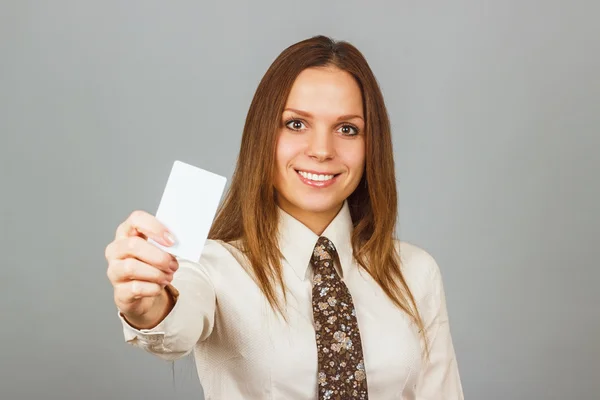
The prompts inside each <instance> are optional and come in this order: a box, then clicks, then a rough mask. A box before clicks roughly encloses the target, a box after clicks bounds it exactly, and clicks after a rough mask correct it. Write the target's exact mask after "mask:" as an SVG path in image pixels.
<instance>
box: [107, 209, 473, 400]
mask: <svg viewBox="0 0 600 400" xmlns="http://www.w3.org/2000/svg"><path fill="white" fill-rule="evenodd" d="M279 213H280V219H279V224H280V226H279V227H280V230H279V232H280V233H279V246H280V249H281V251H282V254H283V257H284V259H283V260H282V267H283V276H284V281H285V284H286V286H287V289H288V293H287V304H286V312H287V321H286V320H284V319H283V318H282V317H281V315H279V314H277V313H275V312H274V311H273V310H272V309H271V306H270V305H269V303H268V302H267V300H266V298H265V297H264V295H263V294H262V292H261V291H260V289H259V287H258V286H257V285H256V283H255V282H254V280H253V279H252V277H251V274H250V273H249V272H248V271H249V270H248V263H247V262H246V261H245V259H244V257H243V255H242V254H241V253H240V252H239V251H238V250H237V248H236V247H235V246H234V245H232V244H228V243H224V242H221V241H214V240H208V241H207V243H206V245H205V247H204V250H203V252H202V256H201V258H200V260H199V261H198V262H190V261H185V260H179V262H180V267H179V269H178V271H177V272H176V273H175V274H174V277H173V281H172V286H173V287H174V288H175V289H177V291H178V292H179V296H178V298H177V301H176V303H175V306H174V307H173V309H172V310H171V312H170V313H169V314H168V315H167V316H166V317H165V319H164V320H163V321H162V322H161V323H159V324H158V325H157V326H156V327H154V328H152V329H143V330H138V329H135V328H133V327H132V326H130V325H129V324H128V323H127V321H125V319H124V318H123V317H122V316H121V315H120V314H119V318H120V319H121V322H122V324H123V330H124V335H125V340H126V341H127V342H129V343H131V344H132V345H134V346H136V347H140V348H142V349H144V350H146V351H148V352H151V353H153V354H156V355H157V356H158V357H160V358H163V359H165V360H174V359H177V358H180V357H183V356H185V355H187V354H189V353H191V352H193V355H194V358H195V362H196V367H197V371H198V376H199V379H200V383H201V385H202V387H203V389H204V396H205V398H206V399H207V400H208V399H219V400H238V399H302V400H304V399H307V400H308V399H311V400H312V399H314V400H316V399H317V378H318V371H317V366H318V363H317V346H316V341H315V329H314V325H313V312H312V297H311V296H312V268H311V267H310V257H311V254H312V250H313V248H314V246H315V244H316V242H317V239H318V238H319V236H318V235H316V234H315V233H313V232H312V231H311V230H310V229H308V228H307V227H306V226H305V225H303V224H302V223H301V222H299V221H298V220H296V219H295V218H293V217H292V216H290V215H289V214H287V213H285V212H284V211H283V210H281V209H280V210H279ZM351 234H352V220H351V217H350V211H349V208H348V204H347V203H345V204H344V206H343V208H342V210H341V211H340V212H339V213H338V215H337V216H336V217H335V219H334V220H333V221H332V222H331V223H330V224H329V226H328V227H327V228H326V230H325V231H324V232H323V236H326V237H328V238H329V239H330V240H331V241H332V242H333V243H334V244H335V246H336V248H337V250H338V253H339V258H340V263H341V265H336V268H338V272H339V273H340V275H341V276H342V277H343V280H344V282H345V283H346V285H347V286H348V289H349V290H350V293H351V294H352V297H353V300H354V305H355V308H356V315H357V319H358V323H359V327H360V332H361V337H362V344H363V351H364V359H365V370H366V373H367V377H368V381H369V388H368V389H369V399H370V400H384V399H385V400H389V399H404V400H446V399H448V400H458V399H464V396H463V391H462V386H461V382H460V377H459V372H458V367H457V362H456V357H455V352H454V347H453V344H452V338H451V334H450V328H449V323H448V313H447V310H446V300H445V295H444V289H443V284H442V278H441V275H440V270H439V268H438V265H437V263H436V262H435V260H434V259H433V258H432V257H431V256H430V255H429V254H428V253H427V252H425V251H424V250H423V249H420V248H419V247H417V246H414V245H412V244H409V243H406V242H400V241H397V242H396V244H397V249H398V251H399V252H400V257H401V262H402V268H403V274H404V277H405V279H406V281H407V283H408V285H409V287H410V289H411V291H412V293H413V295H414V297H415V299H416V301H417V306H418V307H419V309H420V312H421V317H422V318H423V322H424V324H425V329H426V334H427V337H428V338H429V341H430V358H429V360H426V359H422V348H421V342H420V338H419V334H418V330H417V328H416V326H415V325H414V324H413V323H412V322H411V321H410V319H409V317H408V316H406V314H405V313H404V312H403V311H401V310H400V309H399V308H398V307H396V306H395V305H394V304H393V303H392V302H391V301H390V300H389V298H388V297H387V296H386V294H385V293H384V292H383V290H382V289H381V288H380V287H379V285H378V284H377V283H376V282H375V281H374V280H373V279H372V278H371V276H370V275H369V274H368V273H366V272H365V271H364V270H362V269H360V268H359V266H358V264H357V263H356V261H355V260H354V258H353V256H352V245H351Z"/></svg>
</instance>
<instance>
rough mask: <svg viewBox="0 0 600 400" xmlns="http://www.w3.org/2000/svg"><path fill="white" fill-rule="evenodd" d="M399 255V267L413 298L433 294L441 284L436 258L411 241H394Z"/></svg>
mask: <svg viewBox="0 0 600 400" xmlns="http://www.w3.org/2000/svg"><path fill="white" fill-rule="evenodd" d="M395 242H396V243H395V245H396V249H397V251H398V254H399V256H400V268H401V270H402V275H403V276H404V279H405V280H406V283H407V284H408V286H409V287H410V289H411V291H412V292H413V295H414V296H415V299H422V298H424V297H427V296H430V295H432V294H435V292H437V291H438V290H439V287H440V285H441V280H442V277H441V272H440V267H439V265H438V263H437V261H436V259H435V258H434V257H433V255H431V254H430V253H429V252H428V251H427V250H425V249H424V248H422V247H419V246H417V245H415V244H413V243H409V242H404V241H400V240H396V241H395Z"/></svg>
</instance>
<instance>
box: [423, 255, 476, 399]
mask: <svg viewBox="0 0 600 400" xmlns="http://www.w3.org/2000/svg"><path fill="white" fill-rule="evenodd" d="M430 267H431V269H430V271H431V276H430V282H431V286H430V288H431V291H430V293H428V294H427V296H426V297H425V299H424V302H423V308H422V309H423V314H422V317H423V319H424V321H423V323H424V325H425V330H426V334H427V338H428V341H429V350H430V357H429V359H428V360H426V361H425V364H424V365H423V368H422V371H421V374H420V377H419V382H418V383H417V388H416V389H417V390H416V394H417V395H416V398H417V399H418V400H463V399H464V394H463V390H462V384H461V381H460V375H459V372H458V364H457V361H456V354H455V352H454V345H453V343H452V336H451V334H450V324H449V320H448V310H447V308H446V296H445V292H444V284H443V282H442V276H441V273H440V269H439V267H438V265H437V263H436V262H435V260H434V259H433V258H431V259H430Z"/></svg>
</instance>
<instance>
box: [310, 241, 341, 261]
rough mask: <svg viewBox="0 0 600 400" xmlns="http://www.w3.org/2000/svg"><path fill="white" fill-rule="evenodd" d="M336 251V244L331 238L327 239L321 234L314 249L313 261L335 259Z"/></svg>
mask: <svg viewBox="0 0 600 400" xmlns="http://www.w3.org/2000/svg"><path fill="white" fill-rule="evenodd" d="M335 253H336V250H335V246H334V245H333V243H332V242H331V240H329V239H327V238H326V237H325V236H321V237H320V238H319V240H317V244H316V245H315V248H314V250H313V254H312V262H313V263H316V262H319V261H324V260H333V259H334V255H335Z"/></svg>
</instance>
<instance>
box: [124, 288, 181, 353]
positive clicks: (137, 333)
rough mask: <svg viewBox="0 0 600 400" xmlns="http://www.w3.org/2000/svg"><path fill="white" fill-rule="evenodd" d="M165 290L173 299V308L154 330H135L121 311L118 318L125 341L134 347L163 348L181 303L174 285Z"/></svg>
mask: <svg viewBox="0 0 600 400" xmlns="http://www.w3.org/2000/svg"><path fill="white" fill-rule="evenodd" d="M165 289H166V290H167V292H168V293H169V295H170V296H171V297H172V298H173V302H174V305H173V308H172V309H171V311H169V313H168V314H167V316H166V317H165V318H164V319H163V320H162V321H161V322H160V323H159V324H158V325H156V326H155V327H154V328H151V329H137V328H134V327H133V326H131V325H130V324H129V322H127V320H126V319H125V317H124V316H123V314H122V313H121V312H120V311H119V312H118V317H119V319H120V320H121V324H122V325H123V335H124V337H125V341H127V342H128V343H131V344H133V345H136V344H137V345H141V346H142V347H150V348H157V347H162V346H163V342H164V338H165V335H166V334H167V332H168V327H169V321H170V320H172V319H173V318H174V317H173V316H174V315H175V314H176V313H177V308H178V307H177V305H178V304H179V302H178V301H177V299H178V298H179V291H178V290H177V289H176V288H175V287H174V286H173V285H167V286H165Z"/></svg>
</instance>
